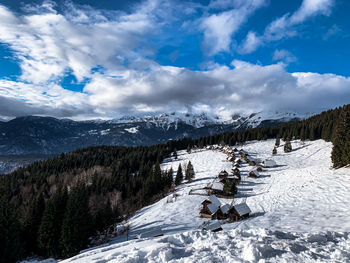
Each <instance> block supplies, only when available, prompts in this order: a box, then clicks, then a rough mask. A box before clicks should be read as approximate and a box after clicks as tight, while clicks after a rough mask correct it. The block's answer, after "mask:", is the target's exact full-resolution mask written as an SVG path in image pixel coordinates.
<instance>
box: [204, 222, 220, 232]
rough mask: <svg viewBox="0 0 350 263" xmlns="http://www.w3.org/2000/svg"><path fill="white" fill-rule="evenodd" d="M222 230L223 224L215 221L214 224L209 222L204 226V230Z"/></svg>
mask: <svg viewBox="0 0 350 263" xmlns="http://www.w3.org/2000/svg"><path fill="white" fill-rule="evenodd" d="M220 228H221V224H220V222H219V221H214V222H210V221H209V222H208V223H206V224H205V225H204V226H203V229H206V230H217V229H220Z"/></svg>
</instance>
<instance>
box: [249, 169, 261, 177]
mask: <svg viewBox="0 0 350 263" xmlns="http://www.w3.org/2000/svg"><path fill="white" fill-rule="evenodd" d="M252 172H253V173H254V174H255V176H256V177H259V176H260V174H259V172H258V171H257V170H251V171H250V172H249V173H252Z"/></svg>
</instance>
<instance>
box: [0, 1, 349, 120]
mask: <svg viewBox="0 0 350 263" xmlns="http://www.w3.org/2000/svg"><path fill="white" fill-rule="evenodd" d="M264 5H266V1H263V0H249V1H240V0H236V1H211V2H210V4H209V5H208V6H202V5H199V4H193V3H184V2H182V4H181V5H179V6H174V5H169V2H167V1H161V0H149V1H146V2H142V3H141V4H139V5H138V6H135V8H134V9H132V11H130V12H128V13H127V12H123V11H106V10H95V9H92V8H91V7H87V6H76V5H74V4H72V3H71V2H67V3H66V12H65V13H58V12H57V11H56V9H55V4H54V3H53V2H50V1H45V2H44V3H43V4H42V5H39V6H26V11H27V13H26V14H16V13H14V12H13V11H11V10H9V9H8V8H6V7H5V6H2V5H0V42H2V43H4V44H6V45H7V47H8V48H9V49H11V50H12V51H13V54H14V57H15V59H16V60H17V61H18V63H19V65H20V68H21V75H20V76H19V78H18V79H17V80H13V79H6V78H3V79H0V117H4V118H8V117H15V116H21V115H50V116H55V117H70V118H75V119H87V118H89V119H91V118H114V117H118V116H120V115H124V114H137V113H149V112H168V111H174V110H175V111H176V110H181V111H186V110H188V111H193V112H202V111H204V112H210V113H218V114H220V113H225V114H231V113H236V112H254V111H261V110H275V109H285V110H294V111H318V110H323V109H328V108H332V107H335V106H339V105H341V104H345V103H348V102H349V98H350V89H349V87H350V79H349V78H347V77H343V76H338V75H334V74H318V73H289V72H287V71H286V68H285V67H286V66H285V65H286V64H288V63H291V62H295V60H296V58H295V57H294V56H293V55H292V54H291V53H290V52H288V51H286V50H283V49H278V50H276V52H275V53H274V55H273V59H274V60H275V61H276V63H275V64H271V65H259V64H252V63H248V62H245V61H241V60H233V61H232V63H231V64H230V65H221V64H216V63H212V64H211V67H209V69H206V70H191V69H188V68H183V67H175V66H165V65H160V64H159V63H157V62H155V60H154V56H155V53H156V50H155V48H154V46H152V44H151V43H150V42H149V41H147V40H148V39H150V38H152V37H153V36H155V35H157V34H160V33H162V32H163V31H164V28H165V29H166V28H168V27H169V23H170V22H169V19H167V17H169V16H170V15H169V14H173V13H177V12H180V9H181V10H185V12H182V14H181V15H182V16H184V17H185V18H184V19H185V20H186V19H190V17H191V14H193V13H196V12H197V13H200V14H201V17H200V18H197V19H193V21H190V24H191V25H193V26H197V30H199V31H200V32H202V33H203V48H204V49H208V54H209V55H216V54H217V53H220V52H230V50H231V49H232V40H233V35H234V34H235V33H236V32H238V30H239V29H240V28H241V27H242V25H243V24H244V23H245V21H246V20H247V19H248V18H249V16H251V15H252V14H253V13H254V12H255V10H257V9H258V8H261V7H263V6H264ZM331 5H332V1H330V0H318V1H316V0H304V1H303V2H302V5H301V7H300V8H299V9H298V10H297V11H295V12H294V13H293V14H286V15H284V16H283V17H281V18H278V19H276V20H275V21H273V22H272V23H271V24H270V25H268V26H267V27H266V29H265V33H264V36H263V37H261V36H259V35H257V34H256V33H255V32H249V33H248V35H247V37H246V39H245V42H244V45H243V46H242V47H241V52H242V53H250V52H253V51H254V50H256V49H257V48H258V47H259V46H261V45H263V44H264V42H265V41H273V40H275V39H280V38H283V37H287V36H289V35H293V34H294V33H293V32H294V25H298V24H300V23H302V22H303V21H305V20H306V19H308V18H310V17H312V16H316V15H319V14H321V15H329V12H330V7H331ZM213 12H214V13H213ZM174 19H177V18H174ZM184 28H185V27H184ZM280 61H282V62H283V63H280ZM67 75H72V76H74V77H75V79H76V81H77V82H78V83H85V85H84V88H83V92H74V91H71V90H67V89H64V88H63V87H62V86H61V85H60V81H61V80H62V79H63V78H64V77H65V76H67Z"/></svg>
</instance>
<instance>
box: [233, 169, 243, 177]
mask: <svg viewBox="0 0 350 263" xmlns="http://www.w3.org/2000/svg"><path fill="white" fill-rule="evenodd" d="M232 173H233V174H234V175H241V171H240V170H239V169H238V168H235V169H232Z"/></svg>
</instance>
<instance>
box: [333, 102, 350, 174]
mask: <svg viewBox="0 0 350 263" xmlns="http://www.w3.org/2000/svg"><path fill="white" fill-rule="evenodd" d="M349 126H350V112H349V108H348V106H344V107H343V108H342V110H341V112H340V116H339V119H338V122H337V124H336V128H335V133H334V136H333V149H332V161H333V166H334V167H335V168H339V167H342V166H345V165H347V164H349V163H350V160H349V159H350V134H349V128H350V127H349Z"/></svg>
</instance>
